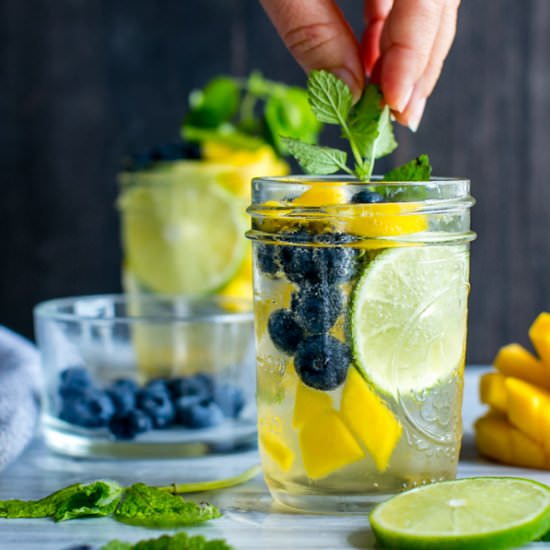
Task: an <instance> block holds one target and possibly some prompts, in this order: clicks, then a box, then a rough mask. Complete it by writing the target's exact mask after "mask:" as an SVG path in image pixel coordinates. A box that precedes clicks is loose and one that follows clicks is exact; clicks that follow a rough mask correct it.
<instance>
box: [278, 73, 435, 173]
mask: <svg viewBox="0 0 550 550" xmlns="http://www.w3.org/2000/svg"><path fill="white" fill-rule="evenodd" d="M307 91H308V100H309V103H310V105H311V110H312V111H313V114H314V115H315V116H316V117H317V120H318V121H319V122H324V123H327V124H336V125H339V126H340V128H341V131H342V137H344V138H345V139H347V141H348V143H349V146H350V149H351V152H352V155H353V160H354V162H355V166H354V169H353V170H352V169H351V168H348V167H347V164H346V162H347V154H346V153H345V151H340V150H339V149H333V148H327V147H319V146H318V147H311V146H309V147H307V146H305V145H307V144H304V143H303V140H293V141H288V140H284V139H283V143H284V144H285V145H286V147H287V149H288V151H289V152H290V154H291V155H292V156H293V157H294V158H295V159H296V160H297V161H298V163H299V164H300V166H301V167H302V168H303V169H304V171H305V172H307V173H310V174H314V173H317V174H333V173H335V172H337V171H338V170H339V169H340V170H343V171H344V172H347V173H348V174H352V175H355V176H356V177H357V178H358V179H359V180H361V181H370V179H371V176H372V173H373V168H374V161H375V160H376V159H378V158H380V157H383V156H386V155H389V154H390V153H391V152H392V151H394V149H395V148H396V147H397V142H396V140H395V136H394V133H393V126H392V121H391V114H390V110H389V107H388V106H387V105H384V104H383V98H382V94H381V93H380V90H379V89H378V87H377V86H375V85H373V84H370V85H368V86H367V87H366V88H365V90H364V91H363V94H362V96H361V98H360V100H359V101H358V102H357V104H356V105H353V97H352V94H351V90H350V89H349V88H348V86H347V85H346V84H345V83H344V82H343V81H342V80H340V79H339V78H338V77H336V76H334V75H333V74H331V73H329V72H327V71H311V73H310V74H309V77H308V83H307ZM419 158H422V159H423V161H422V170H423V171H421V170H420V168H418V167H416V168H415V167H413V169H410V170H409V171H408V172H405V171H402V172H398V173H399V174H405V173H410V174H412V175H413V176H414V177H419V176H418V174H420V173H425V170H426V164H425V162H427V157H419ZM424 160H425V162H424ZM427 166H429V163H428V164H427ZM392 173H393V171H392V172H390V174H392ZM430 173H431V168H430ZM390 177H394V176H393V175H391V176H390Z"/></svg>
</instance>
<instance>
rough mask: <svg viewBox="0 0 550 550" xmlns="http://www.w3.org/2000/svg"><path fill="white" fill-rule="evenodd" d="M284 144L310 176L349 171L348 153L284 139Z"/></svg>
mask: <svg viewBox="0 0 550 550" xmlns="http://www.w3.org/2000/svg"><path fill="white" fill-rule="evenodd" d="M281 139H282V142H283V143H284V145H285V146H286V148H287V149H288V151H289V152H290V154H291V155H292V156H293V157H294V158H295V159H296V160H297V161H298V162H299V163H300V166H301V167H302V168H303V170H304V171H305V172H307V173H308V174H321V175H322V174H334V173H335V172H338V170H345V171H348V168H347V166H346V161H347V153H346V152H345V151H340V150H339V149H333V148H332V147H320V146H319V145H311V144H309V143H303V142H302V141H299V140H297V139H292V138H287V137H283V138H281Z"/></svg>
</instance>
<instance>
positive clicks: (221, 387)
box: [212, 382, 245, 418]
mask: <svg viewBox="0 0 550 550" xmlns="http://www.w3.org/2000/svg"><path fill="white" fill-rule="evenodd" d="M212 399H213V401H214V403H216V404H217V405H218V406H219V407H220V409H221V411H222V412H223V414H224V415H225V416H226V417H227V418H237V417H238V416H239V414H240V412H241V411H242V410H243V408H244V405H245V398H244V393H243V391H242V389H241V388H239V387H238V386H235V385H234V384H229V383H228V382H223V383H220V384H216V385H215V386H214V392H213V396H212Z"/></svg>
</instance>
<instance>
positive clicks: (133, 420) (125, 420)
mask: <svg viewBox="0 0 550 550" xmlns="http://www.w3.org/2000/svg"><path fill="white" fill-rule="evenodd" d="M152 428H153V422H152V421H151V418H150V417H149V416H148V415H147V414H146V413H144V412H143V411H140V410H139V409H132V410H127V411H124V412H122V413H117V414H115V415H114V416H113V417H112V418H111V420H110V421H109V430H110V431H111V433H112V434H113V435H114V436H115V437H116V438H117V439H133V438H134V437H136V435H138V434H140V433H144V432H148V431H149V430H151V429H152Z"/></svg>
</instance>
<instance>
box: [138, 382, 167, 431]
mask: <svg viewBox="0 0 550 550" xmlns="http://www.w3.org/2000/svg"><path fill="white" fill-rule="evenodd" d="M136 404H137V407H138V409H140V410H142V411H143V412H144V413H145V414H147V415H148V416H149V417H150V418H151V421H152V422H153V426H154V427H155V428H166V427H168V426H170V424H172V422H173V421H174V415H175V412H174V405H173V404H172V401H171V399H170V394H169V393H168V391H162V390H159V389H158V387H153V388H152V389H151V388H147V387H146V388H143V389H141V390H139V391H138V392H137V395H136Z"/></svg>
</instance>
